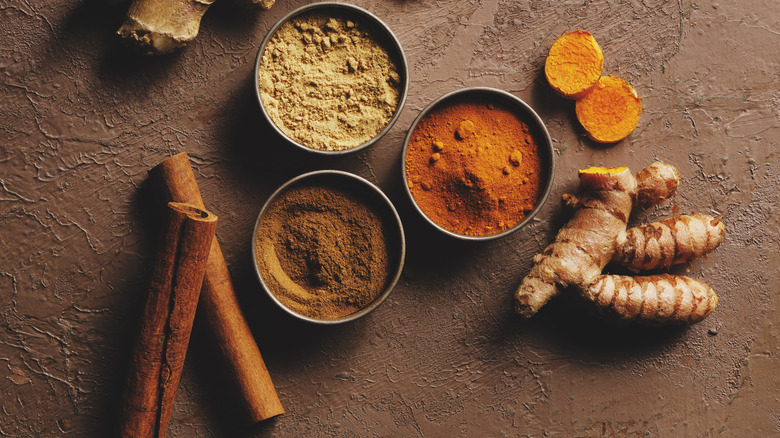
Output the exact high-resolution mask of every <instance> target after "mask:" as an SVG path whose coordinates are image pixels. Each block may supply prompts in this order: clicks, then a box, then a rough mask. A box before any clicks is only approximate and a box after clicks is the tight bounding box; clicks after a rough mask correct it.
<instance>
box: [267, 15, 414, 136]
mask: <svg viewBox="0 0 780 438" xmlns="http://www.w3.org/2000/svg"><path fill="white" fill-rule="evenodd" d="M329 13H330V14H332V15H325V14H323V13H319V12H311V13H304V14H302V15H299V16H297V17H295V18H293V19H292V20H290V21H288V22H286V23H284V24H283V25H281V26H280V27H279V28H278V29H277V30H276V32H275V33H274V35H273V36H272V37H271V39H270V40H269V41H268V43H267V44H266V47H265V50H264V51H263V57H262V61H261V65H260V71H259V77H258V81H259V84H260V92H261V98H262V100H263V106H264V107H265V109H266V112H267V113H268V115H269V116H270V117H271V119H272V120H273V121H274V123H275V124H276V126H277V127H278V128H279V129H280V130H281V131H282V132H284V133H285V134H286V135H287V136H289V137H290V138H292V139H293V140H295V141H297V142H298V143H301V144H303V145H304V146H308V147H310V148H313V149H318V150H329V151H337V150H344V149H351V148H354V147H357V146H360V145H361V144H363V143H365V142H367V141H369V140H371V139H372V138H374V137H375V136H376V135H377V134H379V133H380V132H381V131H382V130H383V129H384V128H385V126H387V124H388V123H389V122H390V119H392V118H393V114H394V113H395V111H396V109H397V108H398V103H399V100H400V93H401V78H400V76H399V74H398V70H397V67H396V63H395V62H394V61H393V59H392V56H391V55H390V54H389V53H388V51H387V50H386V49H385V47H384V46H383V43H382V41H383V40H382V38H380V32H379V30H378V29H373V28H372V27H371V26H370V24H371V23H368V22H362V21H360V20H359V19H357V18H355V17H354V16H353V14H350V13H348V12H346V11H339V10H337V9H334V10H332V11H330V12H329Z"/></svg>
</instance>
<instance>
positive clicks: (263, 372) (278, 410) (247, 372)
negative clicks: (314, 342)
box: [150, 153, 284, 422]
mask: <svg viewBox="0 0 780 438" xmlns="http://www.w3.org/2000/svg"><path fill="white" fill-rule="evenodd" d="M150 176H151V177H152V180H153V185H154V187H155V190H157V191H158V192H159V194H160V195H161V197H162V199H164V200H166V201H179V202H189V203H192V204H194V205H197V206H200V207H201V208H203V198H201V195H200V190H199V189H198V183H197V182H196V181H195V175H194V174H193V172H192V167H190V162H189V157H188V156H187V154H186V153H180V154H178V155H175V156H173V157H170V158H168V159H166V160H164V161H163V162H161V163H160V164H158V165H157V166H156V167H154V168H153V169H152V170H151V171H150ZM197 319H198V324H205V325H206V329H207V330H206V331H208V332H209V333H210V334H211V336H212V338H213V341H214V342H213V343H214V344H215V347H214V348H216V349H217V351H218V352H219V355H218V356H219V357H220V358H221V361H222V367H223V369H225V370H227V372H228V374H229V375H230V381H231V382H232V384H233V386H234V387H235V389H236V391H237V392H238V393H239V394H240V395H241V398H242V399H243V401H244V403H243V405H244V407H245V410H246V412H247V414H248V416H249V418H250V419H251V420H252V421H253V422H258V421H261V420H265V419H267V418H271V417H274V416H276V415H280V414H283V413H284V408H283V407H282V404H281V402H280V401H279V396H278V395H277V394H276V389H275V388H274V385H273V382H272V381H271V376H270V375H269V373H268V369H267V368H266V366H265V362H263V357H262V356H261V354H260V349H259V348H258V347H257V343H256V342H255V340H254V337H253V336H252V332H251V331H250V330H249V325H248V324H247V322H246V319H245V318H244V315H243V313H242V312H241V309H240V307H239V305H238V300H237V298H236V293H235V290H234V289H233V283H232V282H231V280H230V273H229V272H228V268H227V264H226V263H225V258H224V256H223V255H222V250H221V249H220V247H219V242H218V241H217V239H214V241H213V242H212V245H211V254H210V255H209V260H208V265H207V267H206V275H205V277H204V280H203V289H202V291H201V305H200V309H199V310H198V318H197Z"/></svg>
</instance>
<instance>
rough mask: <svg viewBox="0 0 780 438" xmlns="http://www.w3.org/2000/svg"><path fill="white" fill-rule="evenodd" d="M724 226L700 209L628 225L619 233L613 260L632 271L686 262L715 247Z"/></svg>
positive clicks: (720, 239)
mask: <svg viewBox="0 0 780 438" xmlns="http://www.w3.org/2000/svg"><path fill="white" fill-rule="evenodd" d="M725 230H726V227H725V225H724V224H723V222H721V220H720V219H716V218H714V217H712V216H708V215H706V214H700V213H697V214H694V215H690V216H677V217H673V218H671V219H666V220H663V221H660V222H653V223H650V224H647V225H642V226H639V227H635V228H630V229H628V230H627V231H625V232H623V233H620V234H618V237H617V245H618V246H617V250H616V251H615V254H614V256H613V258H612V261H614V262H616V263H619V264H621V265H623V266H625V267H627V268H629V269H631V270H634V271H639V270H651V269H658V268H668V267H670V266H671V265H675V264H678V263H689V262H691V261H693V260H694V259H696V258H697V257H701V256H703V255H705V254H709V253H710V252H711V251H712V250H714V249H715V248H717V247H718V245H720V243H721V242H723V236H724V234H725Z"/></svg>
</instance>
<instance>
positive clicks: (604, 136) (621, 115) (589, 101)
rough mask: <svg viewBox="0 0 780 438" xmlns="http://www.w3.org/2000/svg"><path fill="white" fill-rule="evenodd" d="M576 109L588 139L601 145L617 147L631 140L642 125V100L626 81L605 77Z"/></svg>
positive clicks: (583, 98) (582, 99)
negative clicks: (617, 144)
mask: <svg viewBox="0 0 780 438" xmlns="http://www.w3.org/2000/svg"><path fill="white" fill-rule="evenodd" d="M574 108H575V111H576V113H577V120H579V122H580V124H581V125H582V127H583V128H584V129H585V133H586V134H587V135H588V138H590V139H591V140H593V141H596V142H599V143H616V142H618V141H620V140H623V139H624V138H626V137H628V135H629V134H631V132H633V131H634V129H635V128H636V126H637V124H638V123H639V115H640V114H642V99H640V98H639V97H638V96H637V95H636V91H634V88H633V87H631V85H630V84H629V83H628V82H626V81H624V80H623V79H620V78H618V77H614V76H602V77H601V79H599V80H598V83H597V84H596V86H595V87H593V89H592V90H591V91H590V92H589V93H587V94H586V95H585V96H583V97H582V98H581V99H579V100H577V102H576V103H575V106H574Z"/></svg>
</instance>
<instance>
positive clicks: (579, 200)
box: [515, 162, 724, 324]
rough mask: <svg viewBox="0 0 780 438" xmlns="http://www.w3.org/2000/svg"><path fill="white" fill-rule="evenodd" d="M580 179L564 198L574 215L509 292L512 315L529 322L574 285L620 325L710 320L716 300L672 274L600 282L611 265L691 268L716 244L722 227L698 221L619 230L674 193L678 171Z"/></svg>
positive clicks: (602, 172) (589, 172)
mask: <svg viewBox="0 0 780 438" xmlns="http://www.w3.org/2000/svg"><path fill="white" fill-rule="evenodd" d="M579 177H580V189H579V193H578V194H577V195H576V196H575V195H570V194H567V195H564V196H563V202H564V204H565V205H567V206H569V207H572V208H574V209H575V210H574V214H573V216H572V218H571V219H570V220H569V222H568V223H567V224H566V225H565V226H564V227H563V228H561V230H560V231H559V232H558V235H557V236H556V237H555V240H554V241H553V243H551V244H550V245H549V246H548V247H547V248H546V249H545V250H544V251H543V252H542V253H540V254H538V255H536V256H535V257H534V265H533V267H532V268H531V271H530V272H529V273H528V275H527V276H526V277H525V278H523V281H522V282H521V284H520V287H519V288H518V290H517V292H516V293H515V310H516V312H517V313H518V314H520V316H522V317H524V318H530V317H531V316H533V315H534V314H536V312H537V311H538V310H539V309H540V308H541V307H542V306H543V305H544V304H545V303H546V302H547V301H549V300H550V299H551V298H552V297H553V296H555V295H556V294H558V293H559V290H560V289H562V288H565V287H569V286H573V287H574V288H576V289H578V290H579V291H580V293H581V294H582V295H583V297H585V299H586V300H588V301H590V302H592V303H595V304H596V305H597V306H599V307H601V308H602V309H603V310H604V311H605V312H606V313H610V314H612V315H613V316H615V317H617V319H619V320H625V321H638V322H645V323H651V324H673V323H695V322H698V321H701V320H702V319H703V318H705V317H706V316H707V315H709V314H710V313H711V312H712V310H713V309H714V308H715V305H716V304H717V296H715V293H714V292H713V291H712V289H711V288H710V287H709V286H708V285H707V284H706V283H703V282H700V281H696V280H692V279H690V278H687V277H681V276H671V275H660V276H647V277H623V276H614V275H601V271H602V270H603V269H604V267H605V266H606V265H607V263H609V262H610V261H616V262H618V263H621V264H623V265H625V266H627V267H629V268H632V269H636V270H642V269H655V268H661V267H668V266H670V265H671V264H674V263H684V262H690V261H691V260H693V259H695V258H696V257H700V256H702V255H704V254H707V253H708V252H710V251H712V250H713V249H715V247H717V246H718V245H719V244H720V242H721V241H722V240H723V232H724V226H723V224H722V222H721V221H720V220H719V219H715V218H712V217H710V216H706V215H701V214H697V215H691V216H679V217H676V218H672V219H668V220H666V221H662V222H659V223H655V224H648V225H645V226H643V227H636V228H632V229H631V230H628V231H626V223H627V222H628V217H629V215H630V213H631V210H632V207H633V206H634V205H635V204H640V203H641V204H642V205H643V206H645V207H646V206H649V205H652V203H656V202H660V201H662V200H663V199H666V198H668V197H669V196H671V195H673V194H674V192H675V190H676V189H677V187H678V185H679V180H680V173H679V172H678V171H677V169H676V168H674V167H673V166H670V165H668V164H664V163H660V162H656V163H653V164H652V165H650V166H648V167H647V168H646V169H644V170H643V171H641V172H640V173H639V174H637V176H636V177H635V176H634V175H632V174H631V172H630V171H629V170H628V169H627V168H625V167H619V168H602V167H591V168H589V169H585V170H581V171H580V172H579ZM638 199H639V200H638ZM659 231H660V234H659Z"/></svg>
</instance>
